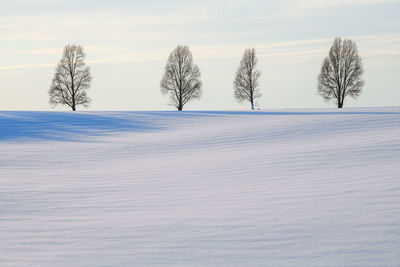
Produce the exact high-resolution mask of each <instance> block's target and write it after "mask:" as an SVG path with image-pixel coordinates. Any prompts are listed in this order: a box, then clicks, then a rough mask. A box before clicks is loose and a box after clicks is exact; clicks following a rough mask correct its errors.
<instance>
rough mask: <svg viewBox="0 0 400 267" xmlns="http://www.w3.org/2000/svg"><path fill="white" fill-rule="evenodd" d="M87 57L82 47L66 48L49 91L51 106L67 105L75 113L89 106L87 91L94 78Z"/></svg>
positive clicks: (72, 46) (69, 46)
mask: <svg viewBox="0 0 400 267" xmlns="http://www.w3.org/2000/svg"><path fill="white" fill-rule="evenodd" d="M85 57H86V55H85V53H84V51H83V48H82V46H77V45H67V46H66V47H65V48H64V52H63V57H62V58H61V60H60V63H58V65H57V68H56V72H55V74H54V78H53V80H52V84H51V87H50V90H49V96H50V100H49V102H50V104H52V105H54V106H56V105H59V104H60V105H67V106H69V107H70V108H71V109H72V110H73V111H75V110H76V106H78V105H83V106H84V107H88V106H89V103H90V101H91V100H90V98H89V97H88V96H87V93H86V90H87V89H89V88H90V84H91V81H92V76H91V74H90V69H89V67H87V66H86V64H85Z"/></svg>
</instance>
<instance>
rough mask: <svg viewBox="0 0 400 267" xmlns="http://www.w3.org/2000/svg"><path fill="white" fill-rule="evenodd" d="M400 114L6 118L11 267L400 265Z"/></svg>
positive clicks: (1, 211) (3, 256)
mask: <svg viewBox="0 0 400 267" xmlns="http://www.w3.org/2000/svg"><path fill="white" fill-rule="evenodd" d="M399 162H400V108H368V109H344V110H287V111H258V112H239V111H237V112H235V111H232V112H229V111H226V112H225V111H220V112H213V111H208V112H207V111H202V112H195V111H191V112H187V111H185V112H80V113H70V112H13V111H8V112H6V111H2V112H0V181H1V186H0V265H2V266H132V265H136V266H144V265H175V266H176V265H180V266H210V265H225V266H232V265H238V266H243V265H250V266H260V265H266V266H396V265H397V266H398V264H399V262H400V252H399V251H400V250H399V248H400V174H399V173H400V164H399Z"/></svg>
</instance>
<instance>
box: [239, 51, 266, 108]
mask: <svg viewBox="0 0 400 267" xmlns="http://www.w3.org/2000/svg"><path fill="white" fill-rule="evenodd" d="M256 67H257V57H256V51H255V49H254V48H252V49H246V50H245V52H244V55H243V58H242V60H241V61H240V65H239V67H238V69H237V71H236V76H235V80H234V82H233V87H234V90H235V91H234V93H235V97H236V99H238V100H239V101H244V100H247V101H249V102H250V104H251V109H254V106H255V99H256V98H259V97H261V92H260V89H259V81H258V80H259V78H260V76H261V71H259V70H257V69H256Z"/></svg>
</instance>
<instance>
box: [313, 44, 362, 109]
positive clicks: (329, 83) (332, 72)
mask: <svg viewBox="0 0 400 267" xmlns="http://www.w3.org/2000/svg"><path fill="white" fill-rule="evenodd" d="M363 72H364V71H363V66H362V63H361V57H360V56H359V55H358V51H357V45H356V44H355V42H353V41H352V40H349V39H344V40H342V39H341V38H336V39H335V41H334V42H333V45H332V47H331V49H330V51H329V55H328V56H327V57H326V58H325V60H324V62H323V63H322V67H321V73H320V74H319V76H318V93H319V94H320V95H321V96H322V97H323V98H324V99H325V101H329V100H332V99H334V101H335V102H336V104H337V106H338V108H342V107H343V103H344V98H345V97H346V96H351V97H352V98H354V99H355V98H357V97H358V96H359V94H360V92H361V88H362V87H363V85H364V81H363V80H362V78H361V76H362V74H363Z"/></svg>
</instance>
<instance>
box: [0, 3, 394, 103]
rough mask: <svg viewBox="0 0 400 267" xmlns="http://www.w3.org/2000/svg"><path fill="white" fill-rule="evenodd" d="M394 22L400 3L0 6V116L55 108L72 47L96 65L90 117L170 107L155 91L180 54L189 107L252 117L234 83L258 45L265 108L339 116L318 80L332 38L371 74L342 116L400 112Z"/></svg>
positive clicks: (22, 4)
mask: <svg viewBox="0 0 400 267" xmlns="http://www.w3.org/2000/svg"><path fill="white" fill-rule="evenodd" d="M399 14H400V1H396V0H335V1H324V0H299V1H288V0H285V1H282V0H279V1H266V0H260V1H258V0H255V1H251V0H220V1H218V0H204V1H177V0H171V1H163V0H147V1H128V0H113V1H106V0H13V1H6V0H0V48H1V49H0V110H50V109H52V107H51V106H50V105H49V104H48V89H49V87H50V83H51V79H52V77H53V74H54V69H55V66H56V64H57V63H58V61H59V60H60V58H61V53H62V50H63V47H64V46H65V45H66V44H72V43H75V44H81V45H82V46H84V48H85V51H86V54H87V64H88V65H89V66H90V67H91V71H92V75H93V83H92V87H91V89H90V90H89V91H88V94H89V96H90V97H91V98H92V100H93V102H92V105H91V106H90V107H89V109H90V110H163V109H174V107H172V106H169V105H168V102H169V99H168V97H163V96H162V95H161V94H160V86H159V83H160V80H161V78H162V74H163V69H164V66H165V63H166V60H167V58H168V55H169V53H170V52H171V51H172V50H173V49H174V48H175V47H176V46H177V45H188V46H189V47H190V49H191V51H192V53H193V57H194V62H195V63H196V64H197V65H198V66H199V68H200V70H201V73H202V81H203V97H202V98H201V99H200V100H195V101H193V102H190V103H189V104H187V106H185V108H186V109H249V108H250V106H249V104H247V103H246V104H240V103H238V102H237V101H236V100H235V99H234V97H233V87H232V84H233V78H234V73H235V70H236V68H237V66H238V64H239V62H240V59H241V57H242V55H243V52H244V49H246V48H251V47H254V48H255V49H256V53H257V55H258V57H259V69H260V70H261V71H262V77H261V92H262V94H263V96H262V97H261V98H259V99H258V107H259V108H263V109H268V108H313V107H316V108H320V107H335V105H334V103H325V102H324V101H323V100H322V98H321V97H320V96H318V95H317V81H316V77H317V75H318V73H319V71H320V66H321V63H322V61H323V59H324V57H326V55H327V54H328V51H329V48H330V46H331V44H332V42H333V40H334V38H335V37H343V38H351V39H353V40H354V41H355V42H356V43H357V46H358V50H359V53H360V55H361V57H362V60H363V65H364V70H365V74H364V79H365V82H366V84H365V86H364V88H363V92H362V94H361V96H360V98H359V99H358V100H357V101H354V100H347V101H345V104H344V105H345V107H346V106H347V107H349V106H352V107H365V106H399V105H400V15H399ZM64 109H67V108H66V107H61V108H57V109H56V110H64ZM78 109H83V107H81V108H78Z"/></svg>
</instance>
